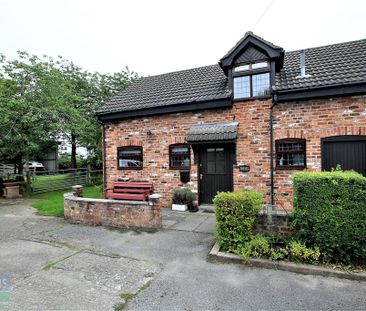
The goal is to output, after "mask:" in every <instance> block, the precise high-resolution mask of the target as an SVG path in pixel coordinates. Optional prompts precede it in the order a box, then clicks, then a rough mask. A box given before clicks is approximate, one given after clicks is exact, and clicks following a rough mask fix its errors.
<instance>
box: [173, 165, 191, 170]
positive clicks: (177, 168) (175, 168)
mask: <svg viewBox="0 0 366 311" xmlns="http://www.w3.org/2000/svg"><path fill="white" fill-rule="evenodd" d="M169 169H170V170H173V171H190V170H191V167H190V166H189V167H169Z"/></svg>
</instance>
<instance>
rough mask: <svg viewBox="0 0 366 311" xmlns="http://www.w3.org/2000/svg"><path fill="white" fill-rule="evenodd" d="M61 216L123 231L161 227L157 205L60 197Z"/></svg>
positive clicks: (78, 222) (72, 221) (71, 195)
mask: <svg viewBox="0 0 366 311" xmlns="http://www.w3.org/2000/svg"><path fill="white" fill-rule="evenodd" d="M64 216H65V219H67V220H68V221H69V222H71V223H76V224H84V225H92V226H100V225H101V226H106V227H115V228H123V229H140V230H147V231H151V230H157V229H160V228H162V222H163V221H162V210H161V207H160V205H159V204H158V202H155V203H154V204H153V202H145V201H125V200H110V199H92V198H83V197H77V196H75V195H74V193H65V194H64Z"/></svg>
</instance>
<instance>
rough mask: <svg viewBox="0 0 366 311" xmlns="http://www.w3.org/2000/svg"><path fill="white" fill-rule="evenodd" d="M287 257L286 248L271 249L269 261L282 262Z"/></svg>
mask: <svg viewBox="0 0 366 311" xmlns="http://www.w3.org/2000/svg"><path fill="white" fill-rule="evenodd" d="M287 257H288V248H287V247H280V248H275V249H271V253H270V256H269V259H271V260H283V259H286V258H287Z"/></svg>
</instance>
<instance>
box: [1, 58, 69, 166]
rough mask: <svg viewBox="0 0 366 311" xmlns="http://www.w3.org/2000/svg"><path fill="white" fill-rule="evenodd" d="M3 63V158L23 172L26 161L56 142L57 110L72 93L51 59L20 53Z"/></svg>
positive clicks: (2, 59)
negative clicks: (16, 57) (13, 58)
mask: <svg viewBox="0 0 366 311" xmlns="http://www.w3.org/2000/svg"><path fill="white" fill-rule="evenodd" d="M0 63H1V65H2V67H1V71H0V132H1V133H0V137H1V140H0V157H1V158H6V159H13V160H14V162H15V163H16V164H18V170H19V173H21V172H22V170H23V162H24V159H27V158H28V157H29V155H31V154H33V153H34V152H36V151H38V150H40V149H41V148H42V145H45V144H47V143H48V142H50V141H55V140H56V137H57V135H58V132H59V127H58V120H59V116H58V113H57V108H58V106H59V105H61V104H62V103H63V102H64V99H65V98H67V97H70V96H71V94H69V88H68V87H67V85H65V83H64V79H63V77H62V75H61V72H60V71H59V70H57V69H55V68H54V66H53V64H52V62H50V61H49V60H47V59H44V60H41V59H40V58H38V57H36V56H34V55H29V54H28V53H26V52H19V53H18V59H17V60H12V61H9V60H6V58H5V57H4V56H1V57H0Z"/></svg>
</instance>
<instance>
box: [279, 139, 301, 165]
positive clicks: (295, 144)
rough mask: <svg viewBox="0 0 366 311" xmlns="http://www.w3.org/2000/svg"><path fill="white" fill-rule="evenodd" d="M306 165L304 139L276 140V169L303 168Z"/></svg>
mask: <svg viewBox="0 0 366 311" xmlns="http://www.w3.org/2000/svg"><path fill="white" fill-rule="evenodd" d="M305 167H306V140H305V139H281V140H276V169H304V168H305Z"/></svg>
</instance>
